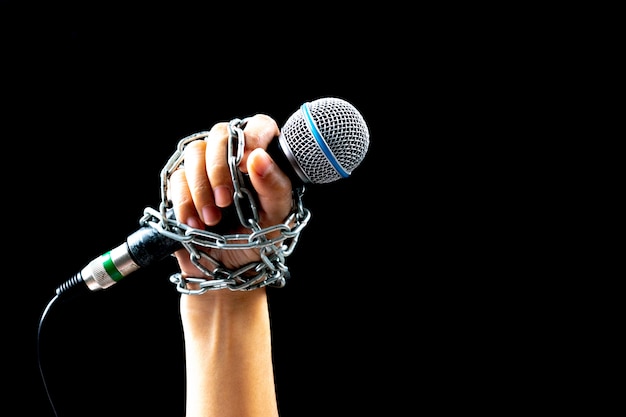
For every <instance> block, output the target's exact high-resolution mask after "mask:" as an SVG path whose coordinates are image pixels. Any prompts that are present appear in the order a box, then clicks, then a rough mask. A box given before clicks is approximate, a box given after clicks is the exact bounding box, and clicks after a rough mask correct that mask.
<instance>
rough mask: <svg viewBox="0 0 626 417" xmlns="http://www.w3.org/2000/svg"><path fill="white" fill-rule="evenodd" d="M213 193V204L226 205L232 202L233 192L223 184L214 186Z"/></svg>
mask: <svg viewBox="0 0 626 417" xmlns="http://www.w3.org/2000/svg"><path fill="white" fill-rule="evenodd" d="M213 195H214V196H215V204H216V205H217V206H218V207H227V206H228V205H229V204H230V203H231V202H232V198H233V194H232V193H231V192H230V189H229V188H228V187H226V186H225V185H220V186H219V187H216V188H215V189H214V190H213Z"/></svg>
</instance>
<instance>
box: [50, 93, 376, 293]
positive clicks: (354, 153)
mask: <svg viewBox="0 0 626 417" xmlns="http://www.w3.org/2000/svg"><path fill="white" fill-rule="evenodd" d="M368 147H369V130H368V127H367V124H366V123H365V120H364V119H363V117H362V116H361V114H360V113H359V112H358V110H356V108H354V107H353V106H352V105H351V104H350V103H348V102H346V101H344V100H342V99H339V98H321V99H317V100H315V101H312V102H310V103H304V104H302V106H301V107H300V109H299V110H298V111H296V112H295V113H294V114H292V116H291V117H290V118H289V119H288V120H287V122H286V123H285V125H284V126H283V128H282V129H281V133H280V135H279V137H278V138H277V139H275V140H273V141H272V142H271V143H270V145H269V146H268V149H267V151H268V153H269V154H270V156H271V157H272V158H273V159H274V161H275V162H276V163H277V165H278V166H279V167H280V168H281V170H282V171H283V172H285V173H286V174H287V175H288V176H289V177H290V179H291V180H292V182H300V183H305V184H311V183H313V184H322V183H328V182H332V181H336V180H337V179H340V178H346V177H347V176H349V175H350V174H351V172H352V171H353V170H354V169H355V168H356V167H357V166H358V165H359V164H360V163H361V161H362V160H363V158H364V157H365V153H366V152H367V149H368ZM168 216H171V217H172V218H173V216H174V213H173V211H172V210H170V211H169V212H168ZM182 247H183V246H182V244H181V243H180V242H179V241H177V240H174V239H170V238H168V237H166V236H164V235H163V234H161V233H159V232H158V231H157V230H156V229H154V228H153V227H150V226H142V227H141V228H139V229H138V230H137V231H135V232H134V233H132V234H131V235H129V236H128V237H127V239H126V241H125V242H124V243H122V244H121V245H119V246H117V247H116V248H114V249H112V250H110V251H108V252H106V253H104V254H102V255H100V256H99V257H97V258H95V259H94V260H92V261H91V262H89V263H88V264H87V265H86V266H85V267H84V268H83V269H82V270H81V271H80V272H79V273H77V274H76V275H75V276H74V277H72V278H71V279H70V280H68V281H66V282H65V283H63V284H62V285H61V286H59V287H58V288H57V291H56V292H57V294H59V295H60V294H61V293H65V292H70V291H69V290H70V289H72V290H73V289H74V287H75V286H76V285H78V283H80V282H83V283H84V284H85V285H86V287H87V288H88V289H89V290H91V291H97V290H101V289H105V288H109V287H110V286H112V285H114V284H115V283H117V282H119V281H120V280H121V279H122V278H124V277H126V276H128V275H129V274H131V273H133V272H135V271H137V270H138V269H140V268H144V267H147V266H150V265H152V264H154V263H157V262H159V261H161V260H163V259H164V258H166V257H167V256H169V255H171V254H173V253H174V252H175V251H177V250H178V249H181V248H182Z"/></svg>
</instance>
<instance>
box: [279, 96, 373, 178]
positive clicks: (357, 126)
mask: <svg viewBox="0 0 626 417" xmlns="http://www.w3.org/2000/svg"><path fill="white" fill-rule="evenodd" d="M279 142H280V146H281V148H282V150H283V152H284V153H285V155H286V157H287V159H289V161H290V163H291V165H292V166H293V168H294V170H295V171H296V172H297V173H298V176H299V177H300V178H301V179H302V180H303V181H304V182H305V183H314V184H323V183H329V182H333V181H336V180H338V179H340V178H346V177H348V176H350V174H351V173H352V171H353V170H354V169H355V168H356V167H357V166H359V164H360V163H361V161H362V160H363V158H364V157H365V154H366V153H367V149H368V147H369V130H368V128H367V125H366V123H365V120H364V119H363V116H362V115H361V113H359V111H358V110H357V109H356V108H354V106H353V105H352V104H350V103H348V102H347V101H345V100H342V99H339V98H333V97H329V98H320V99H317V100H314V101H312V102H310V103H304V104H303V105H302V106H301V107H300V109H299V110H298V111H296V112H295V113H294V114H292V115H291V117H289V119H288V120H287V122H286V123H285V125H284V126H283V128H282V129H281V133H280V136H279Z"/></svg>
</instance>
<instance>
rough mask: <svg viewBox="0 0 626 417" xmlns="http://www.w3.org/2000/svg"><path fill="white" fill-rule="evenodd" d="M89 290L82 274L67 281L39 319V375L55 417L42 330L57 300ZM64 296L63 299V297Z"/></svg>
mask: <svg viewBox="0 0 626 417" xmlns="http://www.w3.org/2000/svg"><path fill="white" fill-rule="evenodd" d="M88 292H90V291H89V288H88V287H87V286H86V285H85V283H84V282H83V277H82V275H81V273H80V272H79V273H78V274H76V275H74V276H73V277H72V278H70V279H68V280H67V281H65V282H64V283H63V284H61V285H60V286H59V287H58V288H57V289H56V291H55V296H54V297H52V299H51V300H50V301H49V302H48V305H46V308H45V309H44V310H43V313H42V314H41V318H40V319H39V326H38V328H37V363H38V365H39V373H40V375H41V381H42V382H43V387H44V389H45V391H46V395H47V396H48V402H49V403H50V407H52V411H53V412H54V415H55V417H59V415H58V414H57V410H56V408H55V406H54V401H52V396H51V394H50V390H49V389H48V384H47V383H46V377H45V375H44V372H43V367H42V363H41V329H42V328H43V323H44V319H45V318H46V317H47V316H48V313H49V312H50V309H51V308H52V305H53V304H54V303H55V301H57V300H67V299H69V298H73V297H75V296H77V295H79V294H80V293H88ZM61 296H63V297H61Z"/></svg>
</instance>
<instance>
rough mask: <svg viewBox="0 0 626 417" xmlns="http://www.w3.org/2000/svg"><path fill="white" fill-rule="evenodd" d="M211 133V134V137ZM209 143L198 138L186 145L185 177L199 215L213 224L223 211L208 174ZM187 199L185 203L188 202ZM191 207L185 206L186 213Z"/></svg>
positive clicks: (203, 220) (207, 223)
mask: <svg viewBox="0 0 626 417" xmlns="http://www.w3.org/2000/svg"><path fill="white" fill-rule="evenodd" d="M210 136H211V134H209V138H210ZM206 148H207V143H206V142H205V141H203V140H196V141H193V142H191V143H189V144H188V145H187V146H186V147H185V154H184V160H185V164H184V165H185V171H184V172H185V177H186V182H187V187H188V189H189V193H190V194H191V199H192V202H193V206H194V207H195V210H196V212H197V215H198V216H199V218H200V219H201V220H202V222H203V223H204V224H206V225H209V226H213V225H215V224H217V223H218V222H219V221H220V219H221V212H220V210H219V208H218V207H217V206H216V204H215V198H214V196H213V189H212V184H211V182H210V180H209V176H208V174H207V169H208V166H209V163H210V162H209V161H207V160H206V153H207V150H206ZM188 203H189V202H188V201H185V204H188ZM187 210H190V207H185V213H186V212H187Z"/></svg>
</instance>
